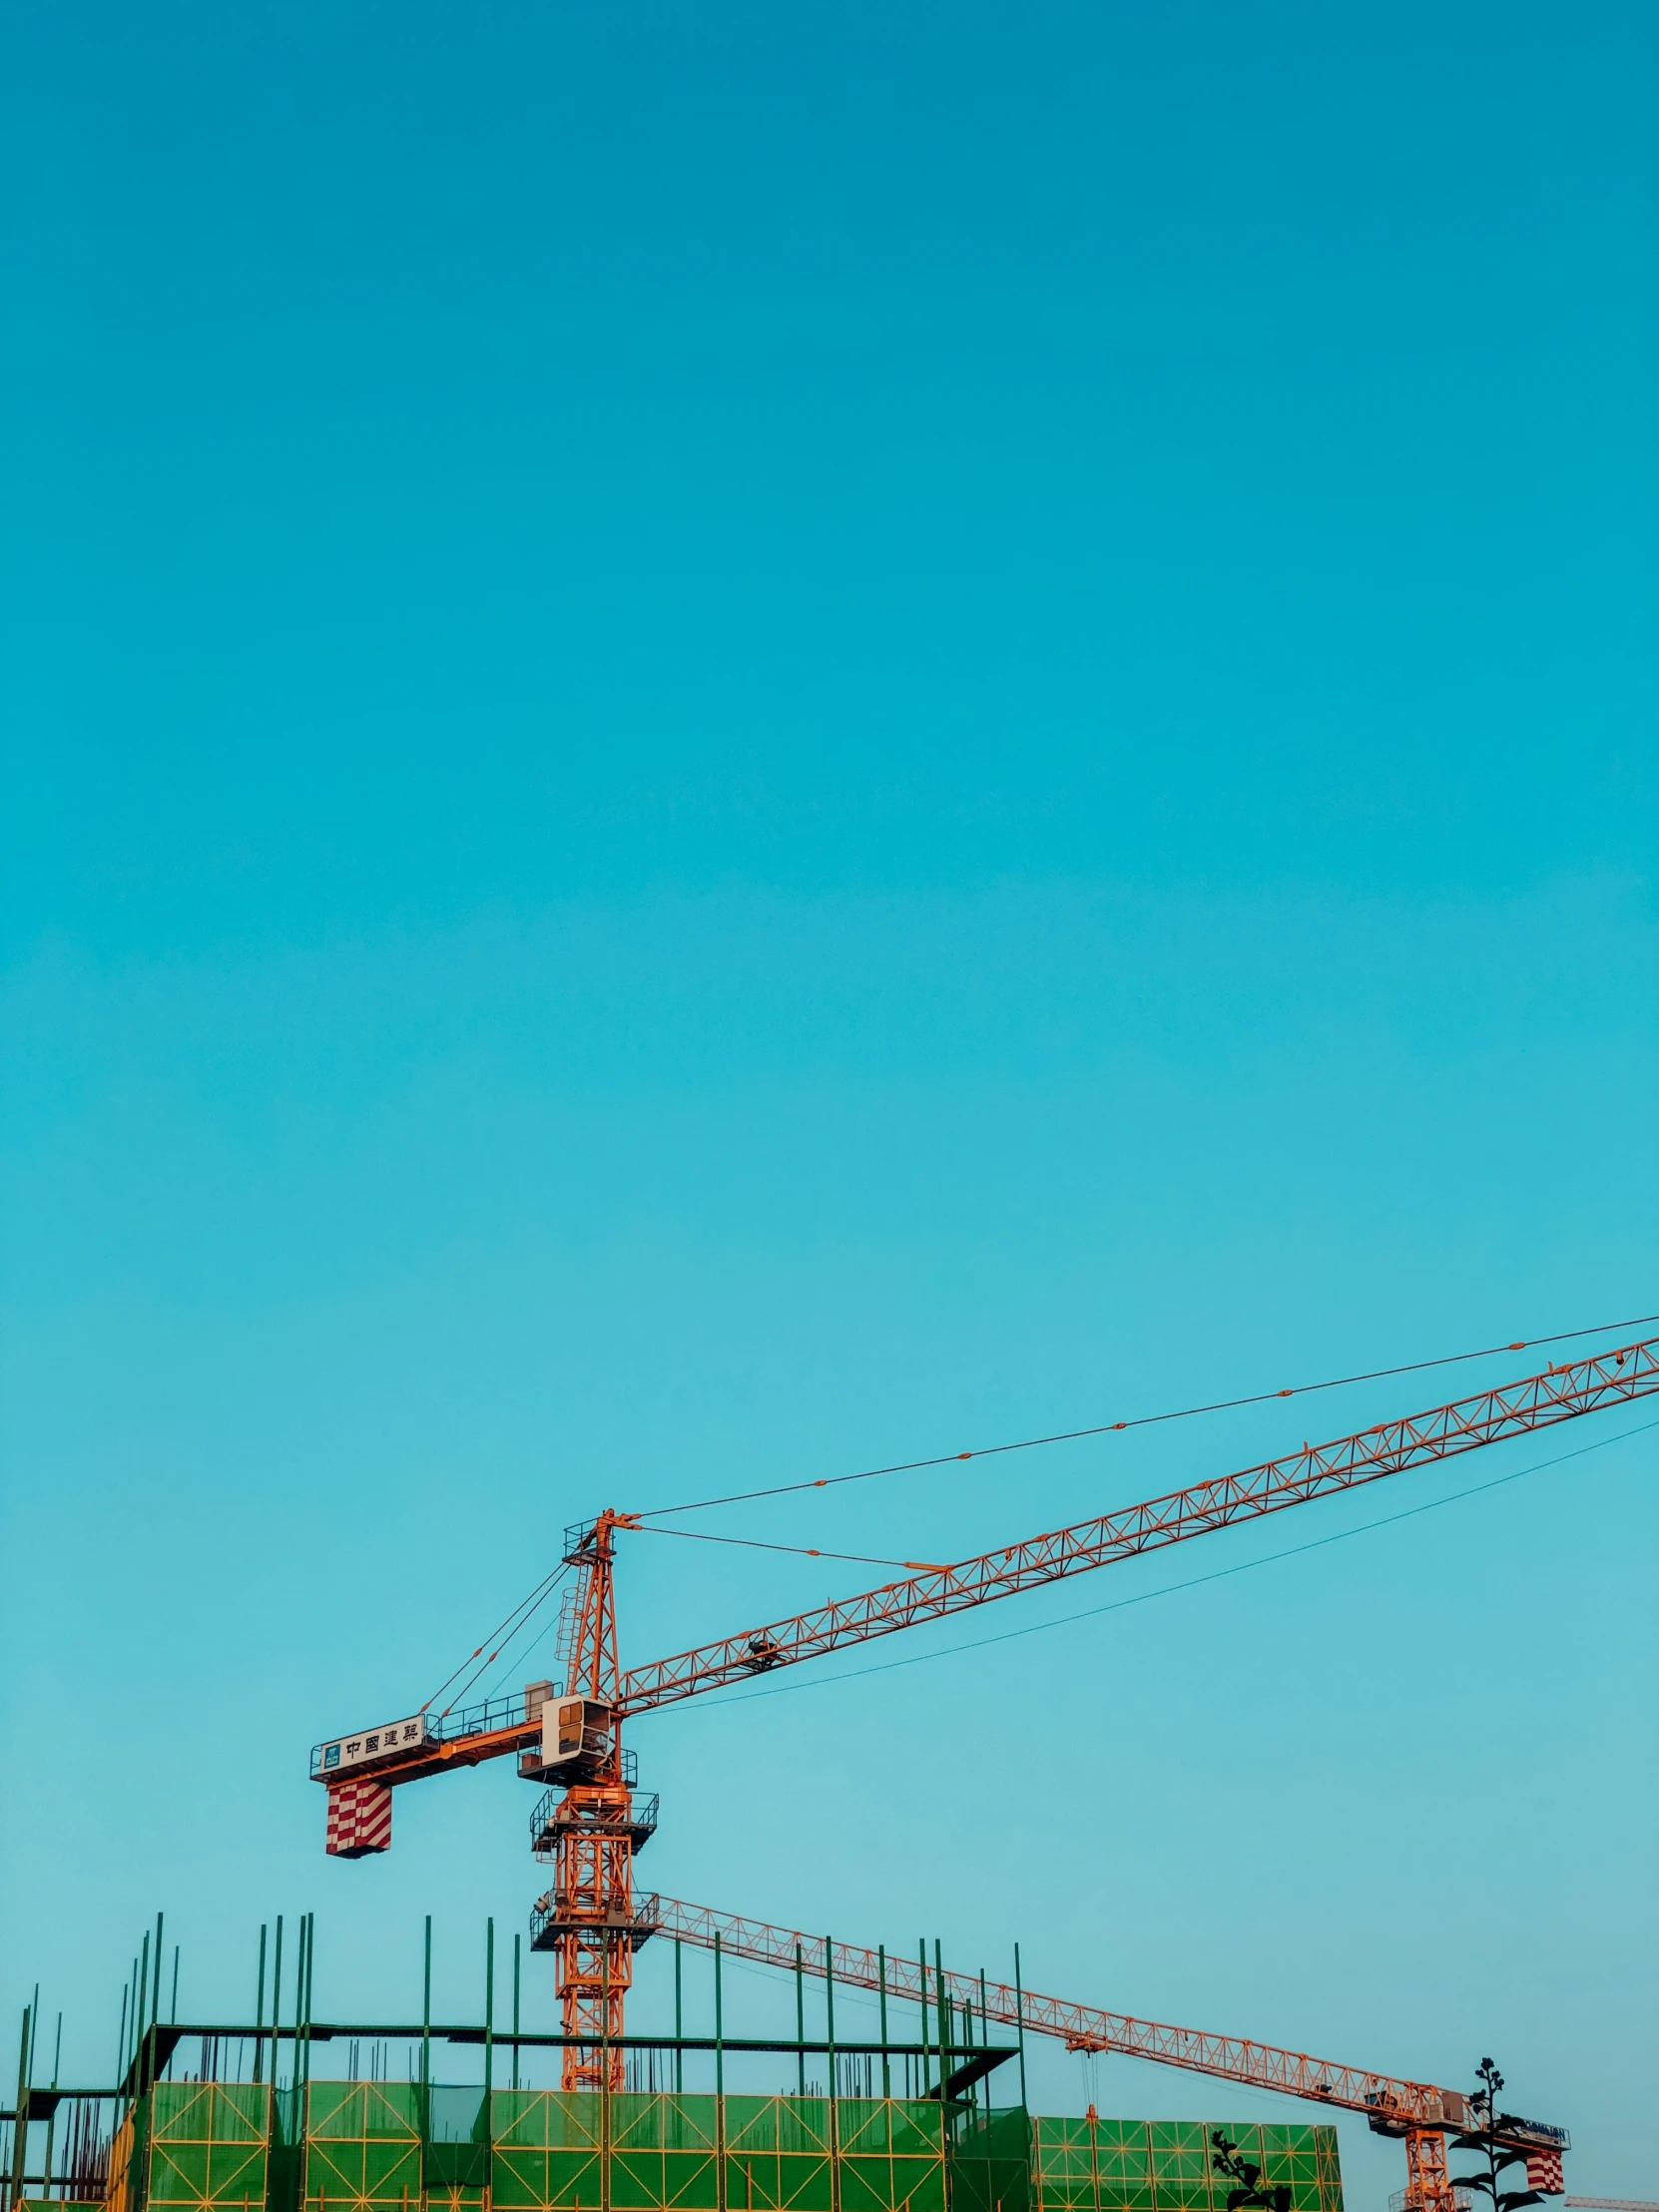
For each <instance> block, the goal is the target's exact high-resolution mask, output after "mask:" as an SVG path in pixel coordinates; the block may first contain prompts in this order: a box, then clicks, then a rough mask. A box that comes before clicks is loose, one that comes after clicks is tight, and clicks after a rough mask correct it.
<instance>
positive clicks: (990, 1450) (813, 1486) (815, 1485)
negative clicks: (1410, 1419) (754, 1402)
mask: <svg viewBox="0 0 1659 2212" xmlns="http://www.w3.org/2000/svg"><path fill="white" fill-rule="evenodd" d="M1654 1321H1659V1314H1637V1315H1635V1316H1634V1317H1633V1318H1632V1319H1630V1320H1628V1321H1604V1322H1598V1323H1597V1324H1596V1325H1595V1327H1594V1328H1591V1329H1563V1330H1561V1331H1559V1332H1558V1333H1557V1334H1556V1335H1555V1336H1553V1337H1517V1338H1513V1339H1511V1341H1510V1342H1509V1343H1508V1344H1501V1345H1486V1346H1483V1347H1482V1348H1481V1350H1480V1351H1478V1352H1448V1353H1445V1354H1442V1355H1441V1357H1440V1358H1439V1359H1437V1360H1409V1361H1407V1362H1405V1363H1404V1365H1403V1366H1400V1367H1397V1368H1371V1369H1369V1370H1368V1371H1367V1372H1366V1373H1365V1374H1364V1375H1338V1376H1333V1377H1331V1378H1330V1379H1329V1380H1328V1381H1327V1382H1324V1383H1296V1384H1294V1385H1293V1386H1291V1387H1289V1388H1285V1389H1278V1390H1256V1391H1253V1392H1252V1393H1251V1394H1250V1395H1249V1396H1248V1397H1219V1398H1216V1399H1215V1400H1213V1402H1211V1403H1210V1404H1208V1405H1182V1406H1178V1407H1176V1409H1175V1410H1174V1411H1172V1412H1167V1413H1141V1414H1139V1415H1137V1416H1136V1417H1135V1418H1133V1419H1130V1420H1103V1421H1097V1422H1096V1423H1095V1424H1094V1425H1093V1427H1090V1428H1062V1429H1057V1430H1056V1431H1055V1432H1054V1433H1053V1434H1052V1435H1048V1436H1022V1437H1020V1438H1019V1439H1018V1440H1017V1442H1014V1443H1007V1444H980V1445H978V1446H977V1447H976V1448H975V1449H974V1450H972V1451H941V1452H937V1453H935V1454H934V1456H933V1457H932V1458H930V1459H899V1460H895V1461H894V1463H893V1464H892V1465H891V1466H887V1467H860V1468H859V1469H858V1470H857V1472H856V1473H854V1474H821V1475H818V1476H815V1477H812V1478H810V1479H809V1480H807V1481H804V1482H775V1483H773V1484H771V1485H770V1486H769V1487H768V1488H766V1489H761V1490H734V1491H732V1492H731V1494H730V1495H729V1496H726V1497H700V1498H693V1499H691V1500H689V1501H688V1502H686V1503H683V1504H680V1505H654V1506H652V1507H650V1508H649V1509H648V1510H647V1511H645V1512H642V1513H638V1514H635V1515H633V1516H632V1520H633V1523H634V1525H636V1526H639V1525H642V1524H643V1523H644V1522H646V1521H651V1520H659V1519H661V1518H662V1516H663V1515H664V1514H665V1513H702V1512H706V1511H707V1510H708V1509H709V1508H710V1507H711V1506H715V1505H747V1504H748V1503H749V1502H750V1501H751V1500H752V1499H754V1498H760V1497H788V1496H790V1495H791V1494H793V1493H794V1492H796V1491H798V1490H830V1489H835V1488H838V1487H839V1485H840V1484H841V1483H843V1482H868V1481H871V1480H873V1479H874V1477H875V1476H877V1475H881V1474H916V1473H919V1472H920V1471H921V1470H922V1469H924V1468H927V1467H948V1466H950V1465H952V1464H953V1463H954V1462H955V1461H956V1460H958V1459H994V1458H996V1457H998V1456H999V1455H1000V1454H1001V1453H1003V1452H1007V1451H1035V1450H1036V1449H1037V1448H1038V1446H1039V1445H1041V1444H1069V1443H1076V1442H1078V1441H1079V1440H1080V1439H1081V1438H1083V1437H1085V1436H1109V1435H1115V1434H1116V1433H1117V1431H1118V1430H1119V1429H1125V1428H1155V1427H1157V1426H1158V1425H1159V1424H1160V1423H1161V1422H1163V1421H1171V1420H1191V1419H1192V1418H1193V1417H1194V1416H1195V1415H1196V1414H1199V1413H1227V1412H1232V1411H1233V1410H1235V1409H1236V1408H1237V1407H1239V1406H1241V1405H1268V1404H1271V1403H1272V1402H1273V1400H1274V1399H1275V1398H1279V1397H1307V1396H1311V1395H1312V1394H1313V1393H1314V1391H1316V1390H1341V1389H1346V1388H1347V1387H1348V1385H1349V1384H1350V1383H1381V1382H1384V1381H1386V1380H1387V1379H1388V1378H1389V1377H1390V1376H1395V1375H1420V1374H1422V1372H1423V1371H1424V1369H1426V1368H1454V1367H1459V1366H1461V1365H1462V1364H1463V1363H1464V1362H1465V1361H1468V1360H1490V1359H1491V1358H1493V1357H1494V1355H1495V1354H1497V1353H1499V1352H1524V1351H1525V1350H1526V1349H1527V1347H1528V1346H1529V1345H1532V1346H1538V1345H1560V1344H1568V1343H1570V1342H1572V1341H1573V1340H1575V1339H1577V1338H1579V1337H1599V1336H1602V1335H1604V1334H1605V1333H1606V1331H1608V1330H1610V1329H1642V1328H1645V1327H1646V1326H1647V1324H1648V1323H1649V1322H1654ZM680 1533H682V1534H684V1533H685V1531H684V1530H682V1531H680ZM780 1548H783V1549H788V1548H789V1547H788V1546H782V1547H780ZM825 1556H826V1557H830V1556H832V1555H831V1554H829V1553H827V1554H825ZM843 1556H844V1555H843ZM901 1563H903V1564H907V1562H899V1561H896V1560H881V1561H872V1562H871V1564H876V1565H886V1566H892V1565H898V1564H901Z"/></svg>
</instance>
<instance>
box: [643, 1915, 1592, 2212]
mask: <svg viewBox="0 0 1659 2212" xmlns="http://www.w3.org/2000/svg"><path fill="white" fill-rule="evenodd" d="M657 1904H658V1913H659V1919H660V1926H661V1928H662V1932H663V1934H664V1935H665V1936H678V1937H679V1938H680V1939H681V1940H682V1941H685V1942H689V1943H698V1944H700V1945H702V1946H703V1947H704V1948H706V1949H710V1950H712V1949H713V1948H714V1947H715V1945H716V1944H717V1943H718V1944H719V1946H720V1949H721V1951H722V1952H723V1953H724V1955H726V1956H727V1957H730V1958H751V1959H754V1960H756V1961H757V1962H759V1963H760V1964H762V1965H768V1966H779V1967H783V1968H785V1969H786V1970H790V1971H796V1970H805V1971H806V1972H808V1973H814V1974H824V1975H826V1976H829V1975H831V1974H832V1975H833V1977H834V1979H835V1980H836V1981H837V1982H841V1983H844V1984H847V1985H848V1986H850V1987H853V1988H859V1989H875V1990H880V1991H884V1992H885V1994H886V1995H887V1996H888V1997H894V1998H898V1999H900V2000H903V1999H906V1998H907V1999H910V2000H911V2001H914V2002H918V2003H922V2004H936V2003H937V2001H938V1999H939V1998H940V1997H941V1996H945V1997H948V1998H949V1999H950V2000H951V2001H952V2002H953V2003H955V2004H956V2005H958V2006H960V2007H963V2008H965V2009H966V2010H967V2011H969V2012H970V2013H977V2014H978V2015H979V2017H980V2018H981V2019H983V2020H985V2021H987V2022H988V2021H991V2020H995V2021H997V2022H998V2023H999V2024H1000V2025H1002V2026H1007V2027H1013V2028H1017V2029H1021V2030H1023V2029H1026V2028H1029V2029H1031V2030H1032V2031H1033V2032H1034V2033H1036V2034H1039V2035H1053V2036H1056V2037H1058V2038H1059V2040H1060V2041H1062V2042H1063V2043H1064V2044H1065V2046H1066V2048H1067V2049H1068V2050H1093V2051H1109V2050H1115V2051H1121V2052H1123V2053H1125V2054H1126V2055H1127V2056H1129V2057H1132V2058H1150V2059H1154V2060H1156V2061H1157V2063H1158V2064H1160V2065H1164V2066H1179V2067H1182V2068H1184V2069H1185V2070H1187V2071H1188V2072H1191V2073H1206V2074H1216V2075H1219V2076H1220V2077H1221V2078H1222V2079H1223V2080H1225V2081H1244V2082H1248V2083H1250V2084H1251V2086H1252V2087H1254V2088H1258V2089H1274V2090H1277V2091H1279V2093H1280V2094H1281V2095H1284V2096H1293V2097H1306V2098H1308V2099H1310V2100H1311V2101H1312V2102H1314V2103H1317V2104H1328V2105H1335V2106H1337V2107H1339V2108H1342V2109H1346V2110H1348V2111H1351V2112H1360V2113H1363V2114H1364V2115H1365V2117H1366V2118H1367V2120H1369V2121H1370V2123H1371V2124H1372V2126H1373V2127H1374V2128H1375V2129H1377V2131H1378V2132H1379V2133H1381V2134H1384V2135H1395V2136H1403V2138H1404V2140H1405V2163H1406V2185H1405V2206H1404V2212H1453V2208H1454V2202H1455V2200H1454V2197H1453V2193H1452V2185H1451V2183H1450V2181H1449V2180H1448V2179H1447V2176H1446V2162H1445V2161H1446V2141H1445V2134H1446V2130H1447V2129H1456V2130H1461V2129H1464V2128H1469V2127H1474V2126H1476V2125H1477V2124H1478V2116H1477V2115H1476V2114H1475V2113H1474V2112H1473V2111H1472V2110H1471V2108H1470V2105H1469V2102H1468V2099H1467V2098H1466V2097H1465V2096H1464V2095H1463V2094H1462V2092H1461V2091H1460V2090H1457V2089H1441V2088H1437V2087H1435V2086H1434V2084H1433V2083H1431V2082H1426V2081H1407V2080H1404V2079H1401V2078H1400V2077H1398V2076H1396V2075H1393V2074H1383V2073H1376V2072H1373V2071H1372V2070H1370V2069H1369V2068H1365V2067H1359V2066H1340V2065H1336V2064H1334V2063H1333V2062H1332V2061H1331V2060H1330V2059H1326V2058H1315V2057H1312V2056H1310V2055H1309V2053H1308V2052H1306V2051H1300V2050H1280V2049H1278V2048H1276V2047H1275V2046H1274V2045H1273V2044H1271V2043H1258V2042H1255V2041H1253V2040H1251V2038H1249V2037H1248V2036H1244V2035H1215V2034H1211V2033H1208V2032H1207V2031H1206V2030H1204V2029H1202V2028H1192V2027H1171V2026H1170V2025H1169V2024H1168V2023H1167V2022H1165V2021H1162V2020H1138V2019H1136V2018H1134V2017H1133V2016H1132V2015H1131V2014H1129V2013H1127V2012H1106V2011H1102V2010H1100V2009H1098V2008H1097V2007H1096V2006H1094V2005H1089V2004H1074V2003H1072V2002H1071V2001H1070V2000H1069V1999H1068V1998H1065V1997H1045V1996H1041V1995H1039V1994H1038V1993H1037V1992H1036V1991H1035V1990H1033V1989H1023V1988H1021V1987H1019V1986H1018V1985H1017V1984H1016V1983H1011V1982H1005V1981H986V1980H982V1979H981V1978H980V1976H979V1975H977V1974H965V1973H953V1972H951V1971H950V1969H949V1968H948V1967H946V1968H944V1969H943V1970H942V1971H941V1970H940V1969H939V1968H938V1967H935V1966H928V1965H926V1964H925V1963H923V1962H921V1961H919V1960H917V1959H910V1958H904V1957H902V1956H900V1955H891V1956H889V1955H888V1954H887V1953H885V1952H882V1951H874V1950H866V1949H865V1948H863V1946H862V1945H860V1944H858V1943H834V1942H830V1940H829V1938H827V1937H825V1936H808V1935H805V1934H803V1933H802V1931H801V1930H799V1929H794V1928H775V1927H773V1926H772V1925H771V1924H770V1923H768V1922H766V1921H752V1920H746V1919H745V1918H744V1917H743V1916H742V1915H740V1914H736V1913H716V1912H714V1911H712V1910H711V1909H710V1908H709V1907H708V1906H704V1905H688V1904H686V1903H684V1901H683V1900H681V1899H679V1898H659V1899H658V1901H657ZM1494 2132H1495V2133H1496V2136H1497V2139H1498V2140H1499V2141H1500V2142H1502V2143H1505V2144H1507V2145H1509V2146H1510V2147H1513V2148H1516V2149H1521V2150H1537V2149H1540V2148H1547V2149H1551V2150H1554V2151H1557V2152H1559V2151H1560V2150H1562V2149H1564V2148H1565V2147H1566V2137H1565V2135H1564V2133H1563V2131H1562V2130H1560V2129H1558V2128H1549V2127H1539V2126H1537V2125H1536V2124H1534V2123H1531V2122H1528V2121H1524V2120H1514V2119H1510V2118H1509V2117H1508V2115H1500V2116H1499V2120H1498V2125H1497V2128H1496V2129H1495V2131H1494Z"/></svg>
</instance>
